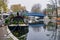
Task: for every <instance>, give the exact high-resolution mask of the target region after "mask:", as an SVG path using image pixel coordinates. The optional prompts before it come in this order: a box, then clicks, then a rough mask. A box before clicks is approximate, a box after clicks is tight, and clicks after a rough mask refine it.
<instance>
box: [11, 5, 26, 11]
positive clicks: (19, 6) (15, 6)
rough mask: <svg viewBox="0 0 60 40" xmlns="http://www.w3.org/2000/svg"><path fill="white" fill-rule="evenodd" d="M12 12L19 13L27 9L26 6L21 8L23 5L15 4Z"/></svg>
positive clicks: (12, 6)
mask: <svg viewBox="0 0 60 40" xmlns="http://www.w3.org/2000/svg"><path fill="white" fill-rule="evenodd" d="M11 10H12V11H13V12H17V11H22V10H26V8H25V7H24V6H21V4H14V5H11Z"/></svg>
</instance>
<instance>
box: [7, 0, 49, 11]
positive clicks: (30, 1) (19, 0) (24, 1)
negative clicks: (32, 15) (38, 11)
mask: <svg viewBox="0 0 60 40" xmlns="http://www.w3.org/2000/svg"><path fill="white" fill-rule="evenodd" d="M48 1H49V0H8V7H9V8H10V6H11V5H12V4H21V5H23V6H25V7H26V9H27V10H29V11H30V10H31V8H32V6H33V5H34V4H38V3H39V4H41V7H42V9H44V8H46V4H47V3H48Z"/></svg>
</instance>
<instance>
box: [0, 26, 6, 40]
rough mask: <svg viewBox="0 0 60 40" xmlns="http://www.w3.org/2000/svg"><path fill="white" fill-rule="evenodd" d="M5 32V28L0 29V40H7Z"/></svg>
mask: <svg viewBox="0 0 60 40" xmlns="http://www.w3.org/2000/svg"><path fill="white" fill-rule="evenodd" d="M6 34H7V31H6V28H5V27H0V40H7V36H6Z"/></svg>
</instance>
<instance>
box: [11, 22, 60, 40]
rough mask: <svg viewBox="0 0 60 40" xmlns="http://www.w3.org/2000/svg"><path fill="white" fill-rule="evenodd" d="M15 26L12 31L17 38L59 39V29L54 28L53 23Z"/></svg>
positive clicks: (24, 39) (26, 39)
mask: <svg viewBox="0 0 60 40" xmlns="http://www.w3.org/2000/svg"><path fill="white" fill-rule="evenodd" d="M19 28H20V27H17V28H16V29H15V31H12V33H13V34H14V35H15V36H16V37H17V38H18V39H19V40H59V39H60V31H59V29H57V30H56V25H55V23H52V22H49V23H48V24H47V25H45V24H30V25H29V26H28V27H22V28H20V29H19ZM10 30H12V29H10Z"/></svg>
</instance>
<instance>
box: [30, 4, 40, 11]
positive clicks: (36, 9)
mask: <svg viewBox="0 0 60 40" xmlns="http://www.w3.org/2000/svg"><path fill="white" fill-rule="evenodd" d="M40 8H41V6H40V4H35V5H33V7H32V9H31V12H40Z"/></svg>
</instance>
